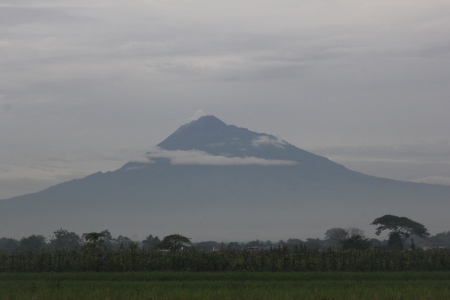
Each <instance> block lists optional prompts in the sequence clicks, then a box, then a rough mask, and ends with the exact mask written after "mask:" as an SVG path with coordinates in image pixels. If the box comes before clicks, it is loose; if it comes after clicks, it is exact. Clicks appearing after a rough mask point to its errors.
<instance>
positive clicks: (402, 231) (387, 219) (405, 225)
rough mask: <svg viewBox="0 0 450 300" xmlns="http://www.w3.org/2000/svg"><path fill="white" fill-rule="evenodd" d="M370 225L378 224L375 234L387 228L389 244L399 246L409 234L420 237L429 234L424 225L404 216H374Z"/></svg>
mask: <svg viewBox="0 0 450 300" xmlns="http://www.w3.org/2000/svg"><path fill="white" fill-rule="evenodd" d="M371 225H379V226H378V227H377V228H376V232H375V234H376V235H380V234H381V232H383V231H385V230H389V231H390V232H389V234H388V236H389V245H391V246H396V247H400V248H402V247H403V242H404V241H405V240H406V239H407V238H408V237H410V236H411V235H415V236H418V237H421V238H425V237H427V236H430V233H429V232H428V229H427V228H425V226H424V225H422V224H420V223H417V222H415V221H413V220H411V219H408V218H406V217H398V216H393V215H384V216H382V217H379V218H376V219H375V220H374V221H373V222H372V224H371Z"/></svg>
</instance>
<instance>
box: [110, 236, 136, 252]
mask: <svg viewBox="0 0 450 300" xmlns="http://www.w3.org/2000/svg"><path fill="white" fill-rule="evenodd" d="M133 243H134V242H133V241H132V240H131V239H130V238H129V237H126V236H122V235H119V236H118V237H117V239H116V247H115V248H117V249H124V248H129V247H130V245H131V244H133Z"/></svg>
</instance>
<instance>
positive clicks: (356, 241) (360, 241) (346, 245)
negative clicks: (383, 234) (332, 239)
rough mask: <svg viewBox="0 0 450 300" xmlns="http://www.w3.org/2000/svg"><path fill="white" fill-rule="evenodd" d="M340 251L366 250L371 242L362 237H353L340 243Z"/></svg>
mask: <svg viewBox="0 0 450 300" xmlns="http://www.w3.org/2000/svg"><path fill="white" fill-rule="evenodd" d="M341 245H342V249H344V250H346V249H358V250H366V249H369V248H370V246H371V245H372V242H371V241H370V240H369V239H367V238H365V237H364V236H362V235H359V234H357V235H353V236H351V237H349V238H347V239H345V240H342V241H341Z"/></svg>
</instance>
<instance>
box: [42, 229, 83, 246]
mask: <svg viewBox="0 0 450 300" xmlns="http://www.w3.org/2000/svg"><path fill="white" fill-rule="evenodd" d="M81 244H82V243H81V238H80V236H79V235H78V234H76V233H75V232H69V231H67V230H65V229H58V230H56V231H55V232H53V236H52V237H51V238H50V243H49V248H50V249H51V250H70V249H74V248H77V247H80V246H81Z"/></svg>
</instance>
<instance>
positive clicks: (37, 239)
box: [19, 234, 47, 252]
mask: <svg viewBox="0 0 450 300" xmlns="http://www.w3.org/2000/svg"><path fill="white" fill-rule="evenodd" d="M46 246H47V244H46V239H45V237H44V236H42V235H34V234H33V235H30V236H29V237H23V238H22V239H21V240H20V242H19V249H20V250H21V251H24V252H38V251H41V250H42V249H45V248H46Z"/></svg>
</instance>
